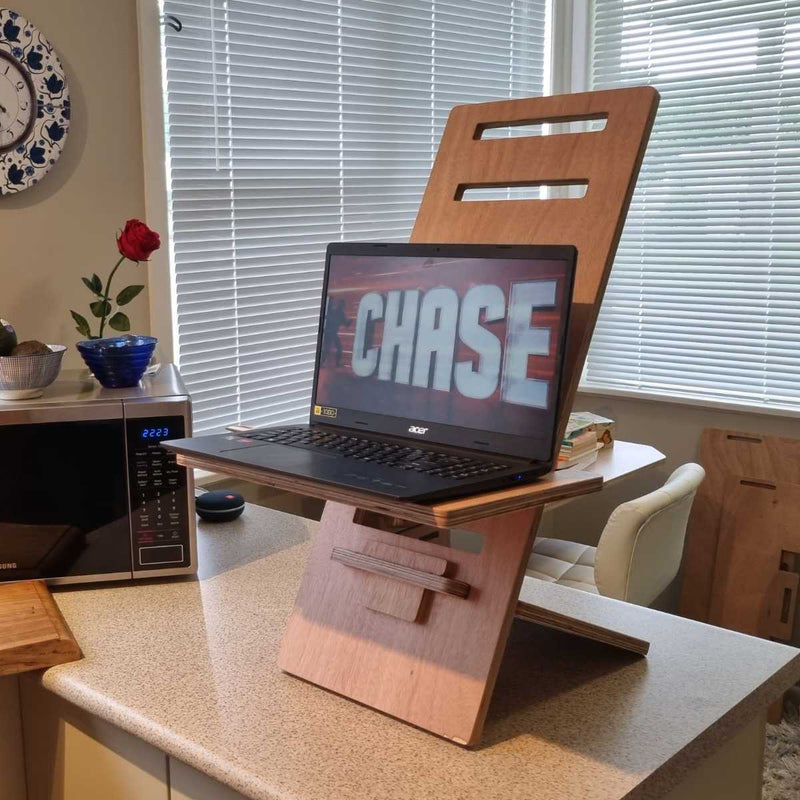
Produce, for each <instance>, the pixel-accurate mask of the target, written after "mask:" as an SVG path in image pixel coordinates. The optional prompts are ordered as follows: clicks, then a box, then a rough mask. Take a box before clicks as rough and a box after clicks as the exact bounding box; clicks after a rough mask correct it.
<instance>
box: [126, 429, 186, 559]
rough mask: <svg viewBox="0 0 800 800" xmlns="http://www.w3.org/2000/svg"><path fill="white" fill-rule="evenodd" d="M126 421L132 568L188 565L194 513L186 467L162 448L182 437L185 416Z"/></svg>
mask: <svg viewBox="0 0 800 800" xmlns="http://www.w3.org/2000/svg"><path fill="white" fill-rule="evenodd" d="M126 425H127V440H128V441H127V443H128V483H129V491H130V501H131V527H132V534H133V541H132V547H133V571H134V573H136V572H142V571H145V570H147V571H150V570H168V569H175V568H179V567H186V566H188V565H189V563H190V561H191V549H190V538H189V537H190V535H191V534H190V516H189V515H190V514H193V513H194V509H193V507H192V508H190V504H189V497H188V486H187V477H186V468H185V467H181V466H178V464H177V462H176V460H175V454H174V453H170V452H168V451H167V450H165V449H164V448H163V447H162V446H161V442H162V441H164V440H165V439H180V438H182V437H183V436H184V433H185V426H184V420H183V417H180V416H172V417H144V418H142V419H129V420H127V422H126ZM193 500H194V498H192V501H193ZM192 505H193V503H192Z"/></svg>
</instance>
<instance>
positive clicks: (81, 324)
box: [69, 311, 92, 339]
mask: <svg viewBox="0 0 800 800" xmlns="http://www.w3.org/2000/svg"><path fill="white" fill-rule="evenodd" d="M69 313H70V314H72V319H74V320H75V322H76V323H77V325H78V327H77V328H76V329H75V330H76V331H78V333H79V334H80V335H81V336H85V337H86V338H87V339H88V338H89V337H91V335H92V332H91V329H90V328H89V323H88V322H87V321H86V317H83V316H81V315H80V314H79V313H78V312H77V311H70V312H69Z"/></svg>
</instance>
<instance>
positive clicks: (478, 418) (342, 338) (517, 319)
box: [311, 243, 576, 461]
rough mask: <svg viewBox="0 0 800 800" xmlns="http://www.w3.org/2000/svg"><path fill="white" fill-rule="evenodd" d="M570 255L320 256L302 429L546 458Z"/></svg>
mask: <svg viewBox="0 0 800 800" xmlns="http://www.w3.org/2000/svg"><path fill="white" fill-rule="evenodd" d="M575 258H576V251H575V248H573V247H564V246H555V245H554V246H527V245H429V244H346V243H340V244H331V245H329V246H328V253H327V259H326V265H325V284H324V288H323V295H322V297H323V302H322V313H321V319H320V333H319V338H318V344H317V364H316V371H315V381H314V393H313V398H312V406H311V421H312V422H316V423H328V424H333V425H337V426H344V427H349V428H354V429H357V430H361V431H370V432H373V433H384V434H392V435H397V436H405V437H409V436H411V437H416V438H419V439H420V440H424V441H425V442H427V443H437V444H450V445H457V446H459V447H467V448H470V449H474V450H483V451H486V452H491V453H497V454H502V455H515V456H520V457H523V458H527V459H531V460H536V461H549V460H550V459H551V458H552V455H553V452H554V449H555V447H554V446H555V442H554V436H555V427H556V422H557V420H556V414H557V409H558V399H559V393H560V390H561V382H562V367H563V360H564V345H565V338H566V329H567V320H568V316H569V309H570V304H571V300H572V284H573V278H574V271H575Z"/></svg>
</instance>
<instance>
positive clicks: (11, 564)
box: [0, 561, 17, 569]
mask: <svg viewBox="0 0 800 800" xmlns="http://www.w3.org/2000/svg"><path fill="white" fill-rule="evenodd" d="M0 569H17V562H16V561H0Z"/></svg>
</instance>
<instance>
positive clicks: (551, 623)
mask: <svg viewBox="0 0 800 800" xmlns="http://www.w3.org/2000/svg"><path fill="white" fill-rule="evenodd" d="M530 580H536V578H531V579H530ZM523 591H524V590H523ZM515 616H516V617H517V618H518V619H523V620H525V621H526V622H533V623H535V624H537V625H543V626H544V627H545V628H552V629H553V630H556V631H563V632H564V633H569V634H571V635H573V636H581V637H583V638H584V639H591V640H592V641H593V642H601V643H603V644H607V645H610V646H611V647H617V648H619V649H620V650H629V651H630V652H631V653H637V654H638V655H640V656H646V655H647V653H648V651H649V650H650V643H649V642H646V641H644V639H638V638H637V637H635V636H629V635H628V634H626V633H625V632H624V631H620V630H617V629H615V628H607V627H605V626H603V625H597V624H596V623H593V622H588V621H587V620H582V619H576V618H575V617H570V616H568V615H566V614H562V613H561V612H559V611H556V610H555V609H553V608H547V607H546V606H541V605H535V604H532V603H526V602H525V601H524V600H520V601H519V602H518V603H517V608H516V611H515Z"/></svg>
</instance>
